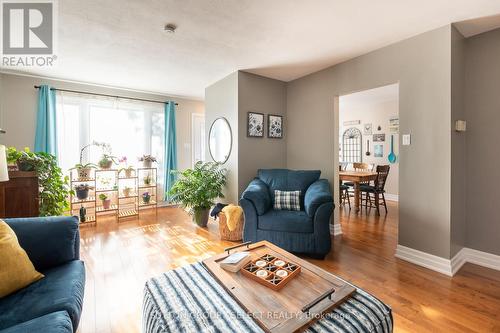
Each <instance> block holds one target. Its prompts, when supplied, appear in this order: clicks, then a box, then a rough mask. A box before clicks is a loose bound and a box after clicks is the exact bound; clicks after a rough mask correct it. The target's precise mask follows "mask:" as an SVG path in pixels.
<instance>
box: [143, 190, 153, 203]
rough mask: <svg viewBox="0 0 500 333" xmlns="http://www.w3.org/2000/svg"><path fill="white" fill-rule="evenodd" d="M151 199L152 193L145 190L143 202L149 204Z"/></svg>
mask: <svg viewBox="0 0 500 333" xmlns="http://www.w3.org/2000/svg"><path fill="white" fill-rule="evenodd" d="M150 201H151V194H150V193H149V192H144V193H143V194H142V202H144V203H145V204H146V205H147V204H149V202H150Z"/></svg>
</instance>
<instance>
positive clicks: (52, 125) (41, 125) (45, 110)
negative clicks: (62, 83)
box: [35, 85, 57, 156]
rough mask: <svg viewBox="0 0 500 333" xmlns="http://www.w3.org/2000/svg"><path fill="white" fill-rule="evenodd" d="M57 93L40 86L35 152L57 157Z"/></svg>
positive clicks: (45, 86)
mask: <svg viewBox="0 0 500 333" xmlns="http://www.w3.org/2000/svg"><path fill="white" fill-rule="evenodd" d="M56 132H57V131H56V92H55V91H54V90H53V89H50V87H49V86H47V85H43V86H40V89H39V91H38V112H37V116H36V132H35V152H45V153H49V154H52V155H54V156H57V133H56Z"/></svg>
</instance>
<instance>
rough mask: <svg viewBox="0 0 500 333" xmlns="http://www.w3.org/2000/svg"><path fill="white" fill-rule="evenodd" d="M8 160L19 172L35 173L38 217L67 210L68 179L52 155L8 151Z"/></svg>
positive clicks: (13, 149)
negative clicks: (38, 203) (37, 187)
mask: <svg viewBox="0 0 500 333" xmlns="http://www.w3.org/2000/svg"><path fill="white" fill-rule="evenodd" d="M8 159H10V162H12V163H17V165H18V168H19V170H21V171H35V172H36V173H37V175H38V185H39V199H40V216H53V215H62V214H63V213H64V212H66V211H67V210H68V209H69V202H68V196H69V194H70V192H72V190H71V189H70V188H69V178H68V177H67V176H64V175H63V173H62V170H61V168H59V166H58V165H57V159H56V157H55V156H54V155H51V154H48V153H43V152H37V153H34V152H31V151H30V150H29V149H28V148H25V149H24V150H23V151H18V150H16V149H15V148H13V147H11V148H9V149H8Z"/></svg>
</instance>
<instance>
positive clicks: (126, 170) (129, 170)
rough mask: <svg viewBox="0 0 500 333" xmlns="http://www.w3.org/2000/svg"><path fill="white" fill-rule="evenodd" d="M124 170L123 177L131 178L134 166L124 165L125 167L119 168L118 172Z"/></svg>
mask: <svg viewBox="0 0 500 333" xmlns="http://www.w3.org/2000/svg"><path fill="white" fill-rule="evenodd" d="M122 171H123V172H124V174H125V178H132V176H133V174H134V168H133V167H131V166H129V167H126V168H121V169H120V171H119V172H122Z"/></svg>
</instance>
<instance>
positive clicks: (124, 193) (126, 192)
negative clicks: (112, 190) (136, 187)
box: [123, 186, 132, 197]
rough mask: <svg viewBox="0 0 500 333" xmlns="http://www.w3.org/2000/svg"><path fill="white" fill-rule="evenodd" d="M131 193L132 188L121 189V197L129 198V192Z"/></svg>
mask: <svg viewBox="0 0 500 333" xmlns="http://www.w3.org/2000/svg"><path fill="white" fill-rule="evenodd" d="M131 191H132V187H130V186H125V187H124V188H123V196H124V197H128V196H130V192H131Z"/></svg>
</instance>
